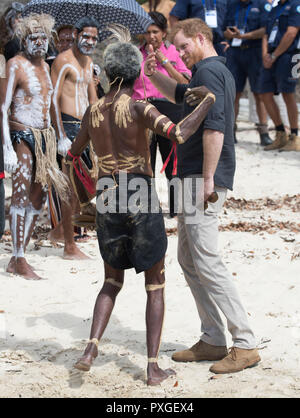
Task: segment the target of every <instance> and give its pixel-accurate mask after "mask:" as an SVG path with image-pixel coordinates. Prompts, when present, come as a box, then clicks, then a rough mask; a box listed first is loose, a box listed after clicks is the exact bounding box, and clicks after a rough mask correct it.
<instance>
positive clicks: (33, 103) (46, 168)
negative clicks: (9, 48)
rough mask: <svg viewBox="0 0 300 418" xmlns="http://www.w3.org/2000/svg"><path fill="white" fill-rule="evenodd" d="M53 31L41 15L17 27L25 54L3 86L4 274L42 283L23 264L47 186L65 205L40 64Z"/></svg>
mask: <svg viewBox="0 0 300 418" xmlns="http://www.w3.org/2000/svg"><path fill="white" fill-rule="evenodd" d="M53 26H54V19H53V18H52V17H51V16H49V15H45V14H40V15H39V14H32V15H30V16H28V17H25V18H23V19H21V20H20V21H19V22H18V23H17V25H16V35H17V37H18V38H19V40H20V42H21V45H22V48H23V49H24V52H22V53H21V54H19V55H17V56H15V57H14V58H11V59H10V60H9V61H8V63H7V68H6V79H5V81H4V83H2V84H1V100H0V117H1V124H2V130H1V135H2V141H3V151H4V168H5V170H6V171H7V172H10V173H12V199H11V207H10V228H11V233H12V241H13V257H12V258H11V260H10V263H9V265H8V268H7V271H8V272H11V273H16V274H19V275H22V276H23V277H25V278H26V279H40V277H39V276H38V275H37V274H36V273H35V272H34V271H33V268H32V267H31V266H30V265H29V264H28V263H27V261H26V259H25V249H26V246H27V244H28V243H29V240H30V236H31V234H32V232H33V228H34V225H35V223H36V220H37V218H38V216H39V214H40V211H41V209H42V207H43V204H44V202H45V199H46V192H47V188H48V186H50V185H52V184H53V185H54V186H55V187H56V189H57V191H58V193H59V194H60V196H61V198H62V199H64V200H68V193H67V191H68V189H69V186H68V182H67V179H66V176H65V175H64V174H63V173H61V171H60V170H59V169H58V166H57V162H56V136H55V132H54V129H53V128H52V127H51V123H50V112H49V110H50V104H51V95H52V92H53V89H52V83H51V79H50V74H49V66H48V64H46V63H45V61H44V57H45V54H46V52H47V49H48V41H49V39H50V37H51V32H52V29H53ZM9 112H10V113H9Z"/></svg>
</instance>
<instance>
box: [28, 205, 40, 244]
mask: <svg viewBox="0 0 300 418" xmlns="http://www.w3.org/2000/svg"><path fill="white" fill-rule="evenodd" d="M40 212H41V210H37V209H34V207H33V206H32V204H31V203H30V204H29V205H28V206H27V207H26V217H25V236H24V242H26V241H27V238H28V233H29V230H30V226H31V224H32V222H33V218H34V216H38V215H39V214H40Z"/></svg>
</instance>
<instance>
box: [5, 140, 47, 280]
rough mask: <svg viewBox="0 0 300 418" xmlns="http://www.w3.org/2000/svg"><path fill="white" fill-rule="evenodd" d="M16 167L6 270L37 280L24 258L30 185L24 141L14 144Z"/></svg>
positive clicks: (30, 163)
mask: <svg viewBox="0 0 300 418" xmlns="http://www.w3.org/2000/svg"><path fill="white" fill-rule="evenodd" d="M15 151H16V153H17V157H18V168H17V170H16V172H15V173H14V174H13V175H12V199H11V207H10V229H11V233H12V241H13V257H12V258H11V260H10V262H9V264H8V267H7V271H8V272H10V273H15V274H19V275H21V276H23V277H24V278H25V279H31V280H38V279H40V277H39V276H37V275H36V274H35V273H34V271H33V269H32V267H30V265H29V264H28V263H27V261H26V259H25V256H24V254H25V241H26V210H28V207H29V206H30V204H31V202H30V191H31V187H32V166H33V160H32V155H31V152H30V150H29V148H28V147H27V145H26V144H25V143H24V142H21V143H20V144H17V145H16V146H15Z"/></svg>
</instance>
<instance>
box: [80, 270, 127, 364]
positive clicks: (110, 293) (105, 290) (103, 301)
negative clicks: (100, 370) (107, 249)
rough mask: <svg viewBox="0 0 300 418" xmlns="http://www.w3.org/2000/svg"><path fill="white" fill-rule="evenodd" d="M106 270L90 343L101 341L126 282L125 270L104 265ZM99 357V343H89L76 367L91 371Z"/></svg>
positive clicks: (95, 310)
mask: <svg viewBox="0 0 300 418" xmlns="http://www.w3.org/2000/svg"><path fill="white" fill-rule="evenodd" d="M104 269H105V281H104V284H103V287H102V289H101V291H100V293H99V295H98V297H97V300H96V304H95V308H94V315H93V323H92V328H91V333H90V341H91V340H94V341H100V339H101V337H102V335H103V333H104V331H105V328H106V326H107V324H108V321H109V318H110V316H111V313H112V310H113V307H114V305H115V300H116V297H117V295H118V293H119V291H120V290H121V288H122V286H123V282H124V270H116V269H114V268H113V267H111V266H109V265H108V264H107V263H104ZM97 355H98V349H97V343H96V344H95V343H89V344H88V345H87V347H86V349H85V351H84V354H83V356H82V357H81V358H80V359H79V360H78V361H77V363H76V364H75V366H74V367H75V368H76V369H79V370H82V371H89V370H90V367H91V365H92V362H93V360H94V359H95V358H96V357H97Z"/></svg>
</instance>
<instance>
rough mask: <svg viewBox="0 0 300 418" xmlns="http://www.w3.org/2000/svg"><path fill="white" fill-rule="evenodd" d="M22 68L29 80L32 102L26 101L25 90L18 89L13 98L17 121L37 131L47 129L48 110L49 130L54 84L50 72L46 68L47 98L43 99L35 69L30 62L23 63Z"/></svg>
mask: <svg viewBox="0 0 300 418" xmlns="http://www.w3.org/2000/svg"><path fill="white" fill-rule="evenodd" d="M21 67H22V69H23V71H24V72H25V73H26V76H27V80H28V91H29V92H30V95H31V96H32V97H31V101H30V102H28V101H27V100H26V96H27V95H26V93H25V91H24V90H23V89H18V90H17V91H16V94H15V96H14V98H13V106H14V115H15V119H16V120H17V121H18V122H20V123H22V124H24V125H26V126H31V127H33V128H36V129H44V127H45V122H44V119H45V114H44V110H45V109H46V120H47V126H46V127H47V128H49V126H50V104H51V95H52V92H53V89H52V83H51V79H50V76H49V73H48V71H47V70H46V68H44V71H45V74H46V78H47V89H48V94H47V98H46V100H45V98H44V97H43V94H42V86H41V83H40V81H39V79H38V78H37V75H36V72H35V68H34V66H33V65H32V64H30V62H27V61H26V62H22V64H21Z"/></svg>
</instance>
